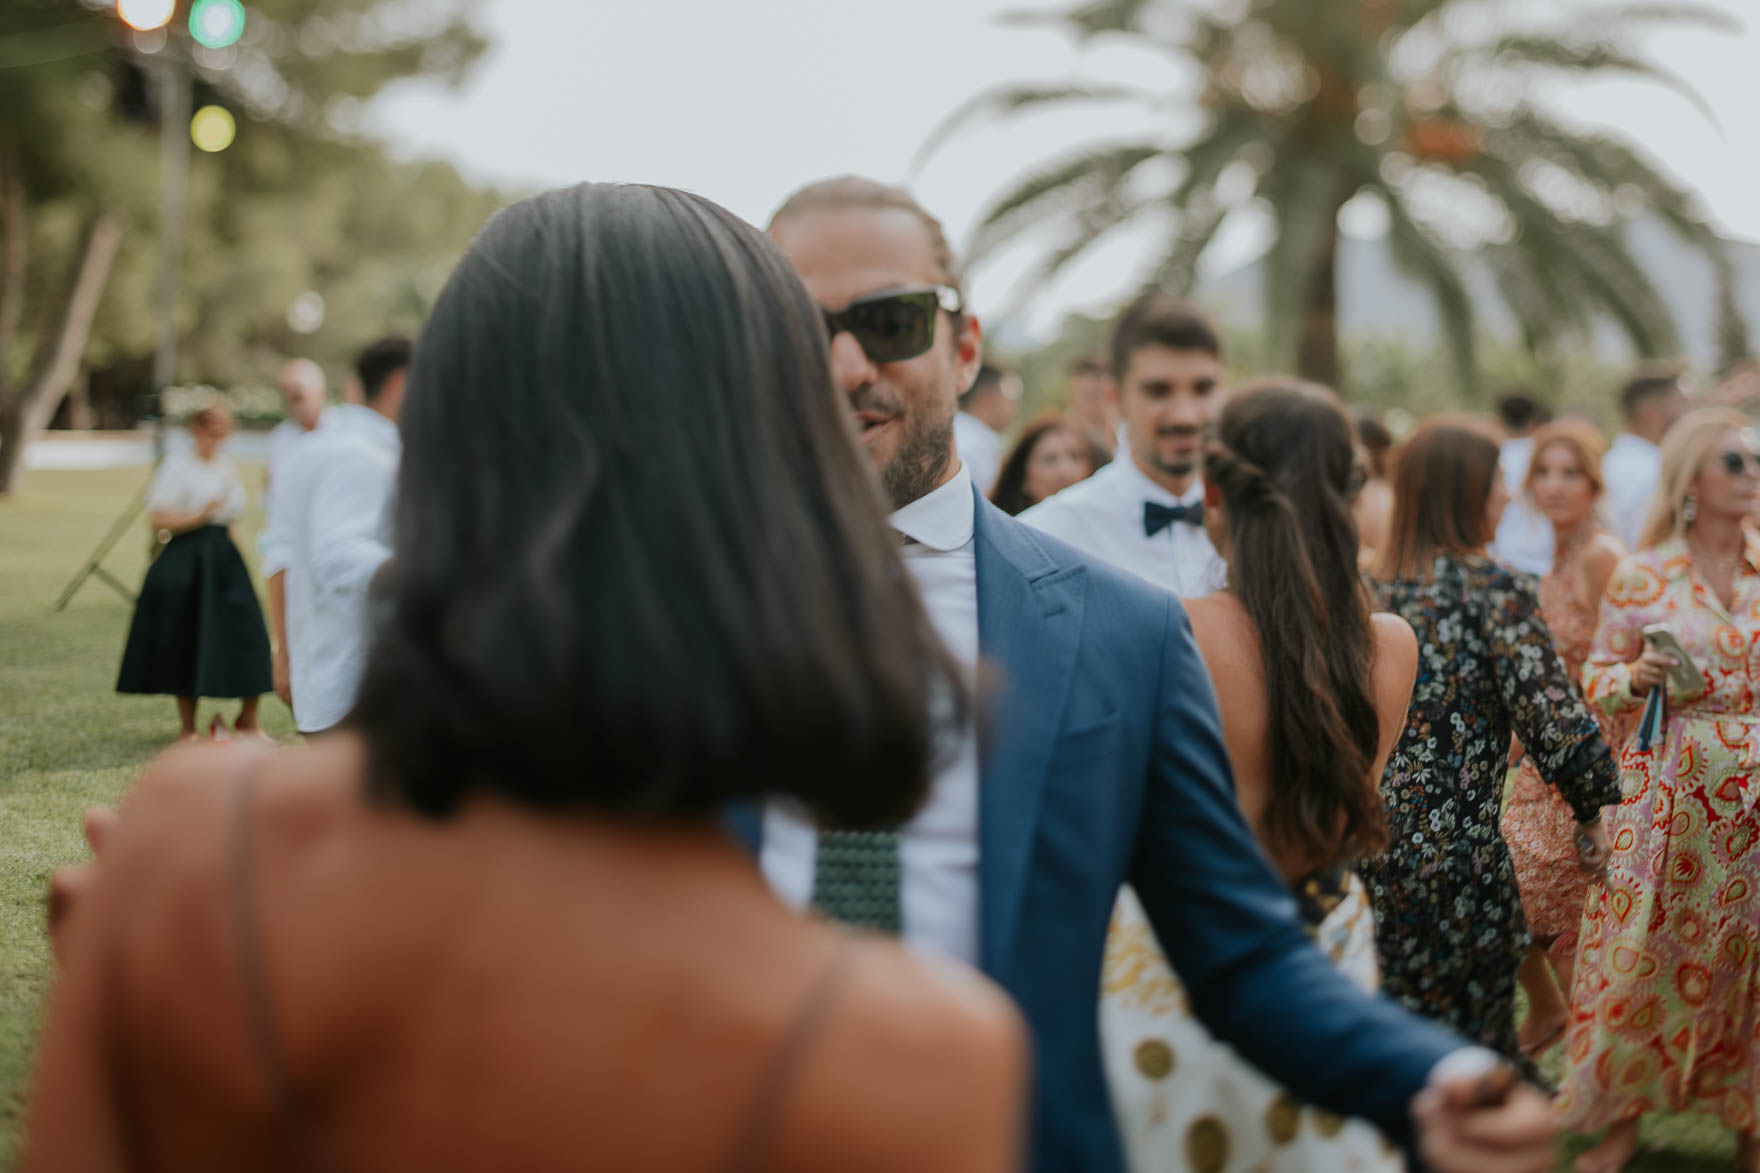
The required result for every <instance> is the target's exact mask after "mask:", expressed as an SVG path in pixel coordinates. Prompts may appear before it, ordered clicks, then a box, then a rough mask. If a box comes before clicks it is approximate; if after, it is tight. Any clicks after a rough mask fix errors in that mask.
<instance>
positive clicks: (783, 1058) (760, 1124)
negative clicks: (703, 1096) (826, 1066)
mask: <svg viewBox="0 0 1760 1173" xmlns="http://www.w3.org/2000/svg"><path fill="white" fill-rule="evenodd" d="M849 954H850V940H849V938H848V937H839V938H838V942H837V948H836V949H835V951H833V953H832V954H831V958H830V960H828V961H826V963H825V965H824V967H823V968H821V969H820V971H819V975H818V976H817V977H816V978H814V979H813V986H812V988H811V989H809V990H808V991H807V996H806V998H805V999H804V1000H802V1002H801V1005H800V1009H798V1010H796V1011H795V1015H794V1021H793V1022H791V1023H789V1026H788V1033H787V1034H786V1035H784V1036H783V1039H782V1043H781V1045H779V1046H778V1047H777V1048H776V1053H775V1055H773V1056H772V1057H771V1059H770V1066H769V1069H768V1070H766V1071H765V1072H764V1082H762V1083H761V1084H759V1085H758V1094H757V1095H756V1096H754V1097H753V1098H752V1106H751V1107H750V1108H749V1109H748V1110H747V1112H746V1119H745V1123H744V1124H743V1125H741V1127H740V1133H739V1139H738V1140H737V1141H735V1143H734V1146H733V1149H732V1151H731V1152H730V1154H729V1156H728V1159H727V1164H726V1166H725V1167H726V1169H727V1171H728V1173H753V1171H755V1170H757V1169H758V1168H760V1167H761V1166H760V1162H761V1161H762V1160H763V1157H764V1154H765V1153H766V1151H768V1149H769V1147H770V1141H771V1139H772V1138H773V1137H774V1135H775V1133H776V1126H777V1124H778V1123H779V1122H780V1121H781V1119H782V1108H783V1104H784V1103H785V1102H786V1100H787V1098H788V1090H789V1085H790V1084H792V1083H793V1082H794V1077H795V1075H796V1074H797V1073H798V1072H799V1069H800V1065H801V1061H802V1060H803V1059H804V1058H805V1057H806V1053H807V1049H808V1048H809V1047H811V1046H812V1044H813V1040H814V1038H815V1037H816V1036H817V1035H818V1033H819V1028H821V1027H822V1026H824V1025H825V1022H826V1020H827V1019H829V1018H830V1016H831V1008H832V1006H833V1004H834V1003H835V1002H836V1000H837V993H838V988H839V987H840V986H841V985H842V984H843V978H844V975H845V973H846V972H847V971H848V969H849Z"/></svg>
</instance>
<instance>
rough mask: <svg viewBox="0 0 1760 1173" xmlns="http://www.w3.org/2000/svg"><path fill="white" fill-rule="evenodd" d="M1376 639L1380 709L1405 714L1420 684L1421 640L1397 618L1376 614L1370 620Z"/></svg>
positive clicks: (1376, 677) (1387, 614)
mask: <svg viewBox="0 0 1760 1173" xmlns="http://www.w3.org/2000/svg"><path fill="white" fill-rule="evenodd" d="M1369 625H1370V630H1371V631H1372V632H1373V633H1374V638H1375V665H1374V668H1373V669H1372V672H1373V674H1374V676H1373V679H1374V681H1375V692H1376V695H1377V697H1378V698H1379V707H1381V708H1383V709H1385V710H1387V711H1388V712H1389V713H1391V712H1392V711H1393V710H1395V709H1397V710H1398V711H1399V712H1400V713H1404V711H1405V708H1406V705H1407V704H1408V703H1409V702H1410V700H1411V698H1412V686H1413V685H1414V684H1415V683H1417V680H1418V636H1417V634H1416V633H1415V632H1413V631H1412V625H1411V624H1410V623H1407V622H1406V621H1405V620H1404V619H1402V618H1401V617H1400V616H1398V615H1393V614H1390V613H1388V612H1386V611H1377V612H1376V613H1375V614H1373V615H1371V616H1370V617H1369Z"/></svg>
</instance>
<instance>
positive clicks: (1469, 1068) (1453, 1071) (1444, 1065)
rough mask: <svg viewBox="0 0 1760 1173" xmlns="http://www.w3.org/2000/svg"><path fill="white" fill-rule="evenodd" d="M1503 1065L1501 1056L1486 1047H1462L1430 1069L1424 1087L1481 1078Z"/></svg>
mask: <svg viewBox="0 0 1760 1173" xmlns="http://www.w3.org/2000/svg"><path fill="white" fill-rule="evenodd" d="M1501 1066H1503V1056H1502V1055H1499V1054H1498V1053H1497V1052H1496V1051H1493V1050H1490V1049H1488V1048H1486V1047H1462V1048H1461V1049H1460V1050H1458V1051H1450V1052H1449V1053H1448V1054H1446V1055H1444V1056H1443V1057H1442V1058H1441V1059H1439V1060H1437V1062H1436V1066H1434V1067H1432V1068H1431V1069H1430V1077H1429V1078H1428V1079H1426V1080H1425V1081H1424V1086H1425V1087H1438V1086H1440V1085H1442V1084H1445V1083H1452V1082H1454V1081H1455V1080H1457V1079H1483V1078H1484V1077H1485V1076H1487V1075H1489V1074H1491V1072H1493V1071H1495V1070H1497V1069H1498V1068H1499V1067H1501Z"/></svg>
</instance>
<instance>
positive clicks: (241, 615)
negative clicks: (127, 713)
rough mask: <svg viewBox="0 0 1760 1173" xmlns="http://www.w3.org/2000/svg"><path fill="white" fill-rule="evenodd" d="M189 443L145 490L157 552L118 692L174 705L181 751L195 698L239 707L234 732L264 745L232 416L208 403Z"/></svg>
mask: <svg viewBox="0 0 1760 1173" xmlns="http://www.w3.org/2000/svg"><path fill="white" fill-rule="evenodd" d="M189 434H190V440H191V450H190V451H188V452H179V453H173V454H172V455H170V456H167V457H166V458H165V462H164V463H163V464H161V465H160V466H159V471H158V472H157V473H156V474H154V476H153V483H152V484H151V485H150V486H149V487H148V488H147V519H148V521H149V523H150V524H151V525H152V527H153V529H154V530H156V531H158V534H159V540H160V541H161V542H162V543H163V549H161V550H160V551H159V555H158V557H157V558H155V559H154V560H153V564H152V565H151V566H149V567H147V576H146V578H145V580H143V581H142V583H141V594H140V598H139V599H137V600H136V601H135V607H134V618H133V620H132V621H131V622H130V623H129V628H128V644H127V646H126V647H124V648H123V652H122V669H121V671H120V672H118V673H117V678H116V691H117V692H122V693H147V694H153V695H170V696H174V697H176V698H177V717H178V721H179V723H180V725H181V729H180V730H179V732H180V734H181V739H182V740H184V741H193V740H195V738H196V736H197V734H196V704H197V702H198V701H200V699H201V698H202V697H221V698H230V699H236V700H237V701H238V702H239V710H238V718H237V721H236V723H235V725H234V728H235V729H237V730H238V732H240V733H252V734H258V735H261V734H262V728H261V726H259V725H258V724H257V700H258V698H259V697H261V696H262V695H263V694H264V693H266V692H268V691H269V690H270V689H271V688H272V687H273V686H274V680H273V677H272V675H271V673H270V662H269V629H268V628H267V627H266V626H265V625H264V623H263V609H262V606H261V605H260V604H259V603H258V602H257V592H256V588H255V587H254V586H253V585H252V584H251V572H250V570H249V569H248V568H247V567H246V566H245V564H244V558H243V556H242V555H240V554H239V552H238V545H237V543H235V542H234V541H233V540H232V530H231V526H232V523H233V522H235V521H237V520H238V518H239V515H240V514H242V513H243V512H244V506H245V496H244V482H243V481H242V480H240V479H239V476H238V472H237V470H236V469H234V468H233V467H232V462H231V461H230V460H227V459H226V458H225V456H223V455H222V454H221V449H222V447H223V446H224V445H225V443H226V440H227V438H228V437H229V436H231V435H232V413H231V412H230V411H228V410H227V408H226V406H225V404H222V403H211V404H209V405H208V406H206V407H204V408H202V409H201V410H200V411H198V412H196V413H195V415H193V416H192V417H190V423H189ZM216 721H218V718H216Z"/></svg>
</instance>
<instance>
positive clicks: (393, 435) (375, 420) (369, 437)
mask: <svg viewBox="0 0 1760 1173" xmlns="http://www.w3.org/2000/svg"><path fill="white" fill-rule="evenodd" d="M332 411H334V412H339V413H341V414H340V415H339V416H338V418H337V419H336V421H335V422H337V423H340V424H342V425H344V426H345V427H347V428H348V429H349V430H350V431H352V432H354V434H355V435H357V436H359V437H360V438H361V439H363V440H366V441H367V442H368V443H369V444H376V445H378V446H380V447H382V448H396V447H398V446H399V444H400V443H401V442H402V441H401V438H400V437H399V435H398V432H397V425H396V424H395V423H392V422H391V421H390V420H388V419H386V418H385V417H384V416H382V415H380V414H379V413H378V412H376V411H374V410H373V409H372V408H370V407H367V406H365V405H363V404H359V403H338V404H337V405H336V406H334V407H331V408H328V409H327V410H326V411H325V413H324V414H325V415H329V414H330V412H332ZM322 418H323V416H320V417H319V419H320V420H321V419H322Z"/></svg>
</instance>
